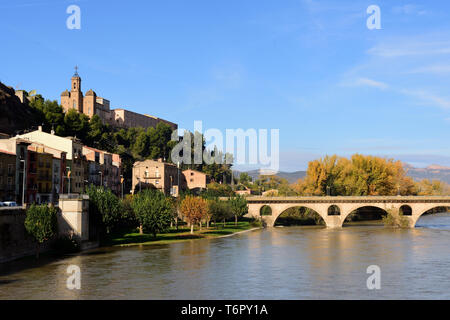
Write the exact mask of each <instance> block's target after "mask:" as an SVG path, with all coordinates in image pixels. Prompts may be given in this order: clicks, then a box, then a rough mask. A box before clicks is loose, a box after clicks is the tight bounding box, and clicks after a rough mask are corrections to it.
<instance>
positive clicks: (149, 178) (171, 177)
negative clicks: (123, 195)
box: [131, 159, 181, 197]
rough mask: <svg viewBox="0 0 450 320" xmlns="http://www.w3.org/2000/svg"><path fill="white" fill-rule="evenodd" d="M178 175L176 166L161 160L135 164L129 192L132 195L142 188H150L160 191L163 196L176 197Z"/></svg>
mask: <svg viewBox="0 0 450 320" xmlns="http://www.w3.org/2000/svg"><path fill="white" fill-rule="evenodd" d="M179 174H181V173H180V172H179V170H178V168H177V166H176V165H174V164H172V163H167V162H163V161H162V159H159V160H145V161H138V162H135V164H134V165H133V178H132V183H133V184H132V191H131V192H132V193H133V194H134V193H137V192H139V191H140V190H142V189H144V188H152V189H157V190H160V191H162V192H163V193H164V194H165V195H172V196H174V197H177V196H178V193H179V186H178V177H179V176H178V175H179ZM180 179H181V177H180ZM180 184H181V183H180Z"/></svg>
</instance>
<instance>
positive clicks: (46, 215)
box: [25, 204, 57, 258]
mask: <svg viewBox="0 0 450 320" xmlns="http://www.w3.org/2000/svg"><path fill="white" fill-rule="evenodd" d="M25 229H26V230H27V232H28V233H29V234H31V235H32V236H33V237H34V239H35V240H36V242H37V246H36V258H39V250H40V246H41V245H42V244H43V243H44V242H46V241H48V240H50V239H51V238H52V237H54V236H55V235H56V232H57V209H56V208H55V207H49V206H47V205H36V204H33V205H31V207H29V208H28V209H27V216H26V218H25Z"/></svg>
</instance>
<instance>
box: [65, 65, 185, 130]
mask: <svg viewBox="0 0 450 320" xmlns="http://www.w3.org/2000/svg"><path fill="white" fill-rule="evenodd" d="M61 105H62V107H63V109H64V111H65V112H67V111H69V110H70V109H75V110H76V111H78V112H80V113H84V114H85V115H87V116H88V117H90V118H91V117H92V116H93V115H94V114H96V115H98V116H99V117H100V119H102V121H103V123H107V124H110V125H112V126H114V127H119V128H132V127H143V128H145V129H147V128H149V127H156V125H157V124H158V123H160V122H162V123H165V124H168V125H170V126H171V127H172V128H173V129H174V130H175V129H177V128H178V125H177V124H175V123H173V122H170V121H167V120H163V119H160V118H157V117H154V116H150V115H143V114H139V113H136V112H132V111H128V110H125V109H114V110H111V109H110V102H109V100H107V99H105V98H102V97H99V96H97V94H96V93H95V91H93V90H92V89H90V90H89V91H88V92H86V94H85V95H83V92H82V91H81V77H80V76H79V75H78V72H77V68H75V74H74V75H73V76H72V78H71V79H70V91H69V90H65V91H64V92H63V93H61Z"/></svg>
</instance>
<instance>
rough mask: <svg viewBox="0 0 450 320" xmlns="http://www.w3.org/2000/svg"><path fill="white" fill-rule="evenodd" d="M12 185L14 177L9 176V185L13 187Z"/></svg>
mask: <svg viewBox="0 0 450 320" xmlns="http://www.w3.org/2000/svg"><path fill="white" fill-rule="evenodd" d="M12 185H13V182H12V178H11V177H9V178H8V186H9V187H11V186H12Z"/></svg>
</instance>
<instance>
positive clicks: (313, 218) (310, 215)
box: [273, 204, 326, 226]
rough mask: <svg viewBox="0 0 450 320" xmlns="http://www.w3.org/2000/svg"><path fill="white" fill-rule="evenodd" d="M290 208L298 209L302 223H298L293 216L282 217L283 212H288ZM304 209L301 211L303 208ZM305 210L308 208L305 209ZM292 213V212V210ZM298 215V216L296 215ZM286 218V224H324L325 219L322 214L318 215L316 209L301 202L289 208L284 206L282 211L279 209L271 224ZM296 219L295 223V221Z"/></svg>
mask: <svg viewBox="0 0 450 320" xmlns="http://www.w3.org/2000/svg"><path fill="white" fill-rule="evenodd" d="M292 209H299V212H298V213H299V214H300V217H301V218H302V220H303V221H302V222H303V223H298V221H299V220H296V219H295V218H294V217H295V216H294V217H292V216H291V217H289V216H288V217H283V216H284V215H285V214H289V213H290V212H289V211H291V210H292ZM302 209H303V210H304V211H303V210H302ZM306 210H309V212H308V211H306ZM292 213H293V212H292ZM297 217H298V216H297ZM283 219H286V222H287V223H288V225H292V224H294V225H322V226H326V222H325V219H324V218H323V217H322V215H320V214H319V213H318V212H317V211H316V210H314V209H312V208H310V207H308V206H304V205H303V204H296V205H292V206H290V207H289V208H286V209H285V210H283V211H280V212H279V213H278V215H277V217H276V219H274V220H273V225H274V226H275V225H277V223H280V220H283ZM296 221H297V223H295V222H296Z"/></svg>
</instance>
